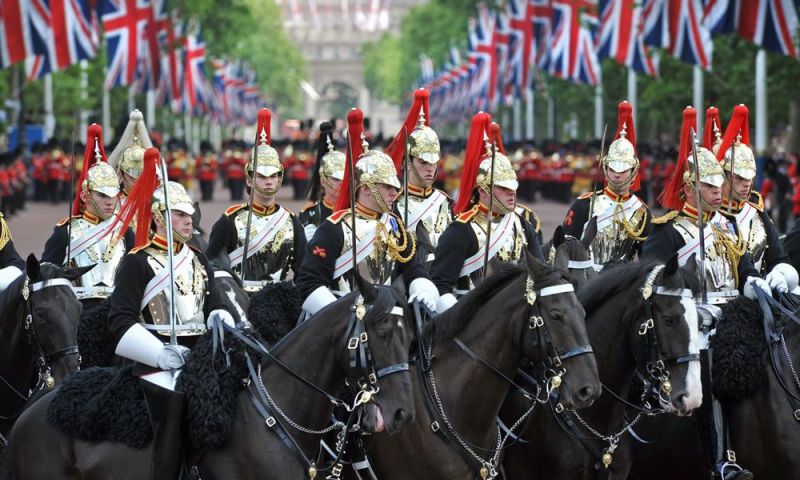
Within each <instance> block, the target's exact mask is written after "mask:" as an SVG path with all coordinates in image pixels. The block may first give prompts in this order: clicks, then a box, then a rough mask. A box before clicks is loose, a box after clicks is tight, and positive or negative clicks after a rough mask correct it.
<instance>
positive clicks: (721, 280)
mask: <svg viewBox="0 0 800 480" xmlns="http://www.w3.org/2000/svg"><path fill="white" fill-rule="evenodd" d="M674 226H675V229H676V230H677V231H678V233H679V234H680V235H681V236H682V237H683V240H684V242H685V243H687V244H689V243H690V242H695V241H696V240H697V239H698V238H699V235H700V230H699V229H698V228H697V225H695V224H694V222H693V220H691V219H689V218H686V217H683V216H678V217H676V218H675V221H674ZM718 227H719V228H715V229H713V232H714V234H713V236H711V237H707V240H706V242H705V270H706V290H707V292H708V295H709V303H712V304H718V303H725V302H726V301H728V300H730V299H731V298H734V297H735V296H736V295H738V290H737V287H738V286H737V282H736V269H737V267H738V262H737V263H736V264H734V265H732V264H731V262H730V260H729V258H728V257H727V256H726V253H725V249H726V248H727V247H726V246H725V244H724V242H723V241H722V238H721V236H722V235H727V236H728V238H729V240H730V241H731V242H736V241H737V234H736V232H735V231H734V230H733V227H732V226H731V224H730V223H727V222H726V223H725V224H724V225H718ZM706 228H712V227H711V226H708V227H706ZM699 260H700V259H699V258H698V257H697V256H695V261H697V262H699ZM697 272H698V275H699V274H700V267H699V265H698V268H697Z"/></svg>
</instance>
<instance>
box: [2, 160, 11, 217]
mask: <svg viewBox="0 0 800 480" xmlns="http://www.w3.org/2000/svg"><path fill="white" fill-rule="evenodd" d="M10 155H11V153H10V152H7V153H4V154H2V156H0V211H2V212H3V215H5V216H10V215H11V182H10V180H9V176H8V158H9V156H10Z"/></svg>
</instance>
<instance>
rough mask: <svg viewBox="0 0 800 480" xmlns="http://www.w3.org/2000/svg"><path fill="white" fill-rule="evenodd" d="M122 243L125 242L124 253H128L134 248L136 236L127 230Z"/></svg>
mask: <svg viewBox="0 0 800 480" xmlns="http://www.w3.org/2000/svg"><path fill="white" fill-rule="evenodd" d="M124 242H125V251H126V252H130V251H131V250H133V248H134V247H135V246H136V234H135V233H133V230H131V229H128V231H127V232H125V239H124Z"/></svg>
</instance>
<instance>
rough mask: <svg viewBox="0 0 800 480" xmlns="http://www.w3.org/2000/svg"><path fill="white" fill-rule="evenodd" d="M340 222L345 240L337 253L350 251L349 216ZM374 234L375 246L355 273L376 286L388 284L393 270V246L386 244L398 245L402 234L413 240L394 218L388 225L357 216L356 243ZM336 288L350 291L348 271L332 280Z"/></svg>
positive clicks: (350, 276)
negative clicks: (405, 233)
mask: <svg viewBox="0 0 800 480" xmlns="http://www.w3.org/2000/svg"><path fill="white" fill-rule="evenodd" d="M340 225H342V233H343V234H344V243H343V244H342V251H341V252H339V254H340V255H344V254H345V253H347V252H350V251H352V248H353V239H352V230H351V229H350V218H349V217H348V218H347V219H345V220H343V221H342V222H340ZM373 232H374V235H375V240H374V246H375V248H374V249H373V250H372V252H371V253H370V254H369V255H367V257H366V258H365V259H363V260H362V261H360V262H359V263H358V265H357V268H358V273H359V274H360V275H361V277H362V278H363V279H364V280H366V281H368V282H370V283H372V284H379V285H388V284H390V283H391V281H392V273H393V272H394V267H395V264H396V263H397V260H396V259H395V258H394V256H393V253H392V249H391V248H390V245H389V243H390V242H394V244H400V243H401V242H402V241H403V239H404V237H406V238H405V240H406V241H412V240H410V239H408V238H407V236H405V235H404V232H403V231H401V230H400V225H399V223H398V222H396V221H394V220H393V221H392V225H391V226H386V225H384V224H383V223H382V222H381V220H380V219H372V218H365V217H361V216H358V215H356V238H357V240H356V244H359V243H360V242H361V241H362V240H363V239H365V238H369V237H370V236H372V235H373ZM334 286H335V288H336V289H337V290H338V291H339V292H343V293H344V292H350V291H352V290H353V275H352V273H351V272H347V273H345V274H344V275H342V276H341V277H339V278H337V279H335V285H334Z"/></svg>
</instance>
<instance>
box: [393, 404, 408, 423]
mask: <svg viewBox="0 0 800 480" xmlns="http://www.w3.org/2000/svg"><path fill="white" fill-rule="evenodd" d="M408 421H409V418H408V413H406V411H405V410H403V409H402V408H401V409H400V410H398V411H397V412H395V414H394V422H395V425H398V426H399V425H405V424H406V423H407V422H408Z"/></svg>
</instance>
